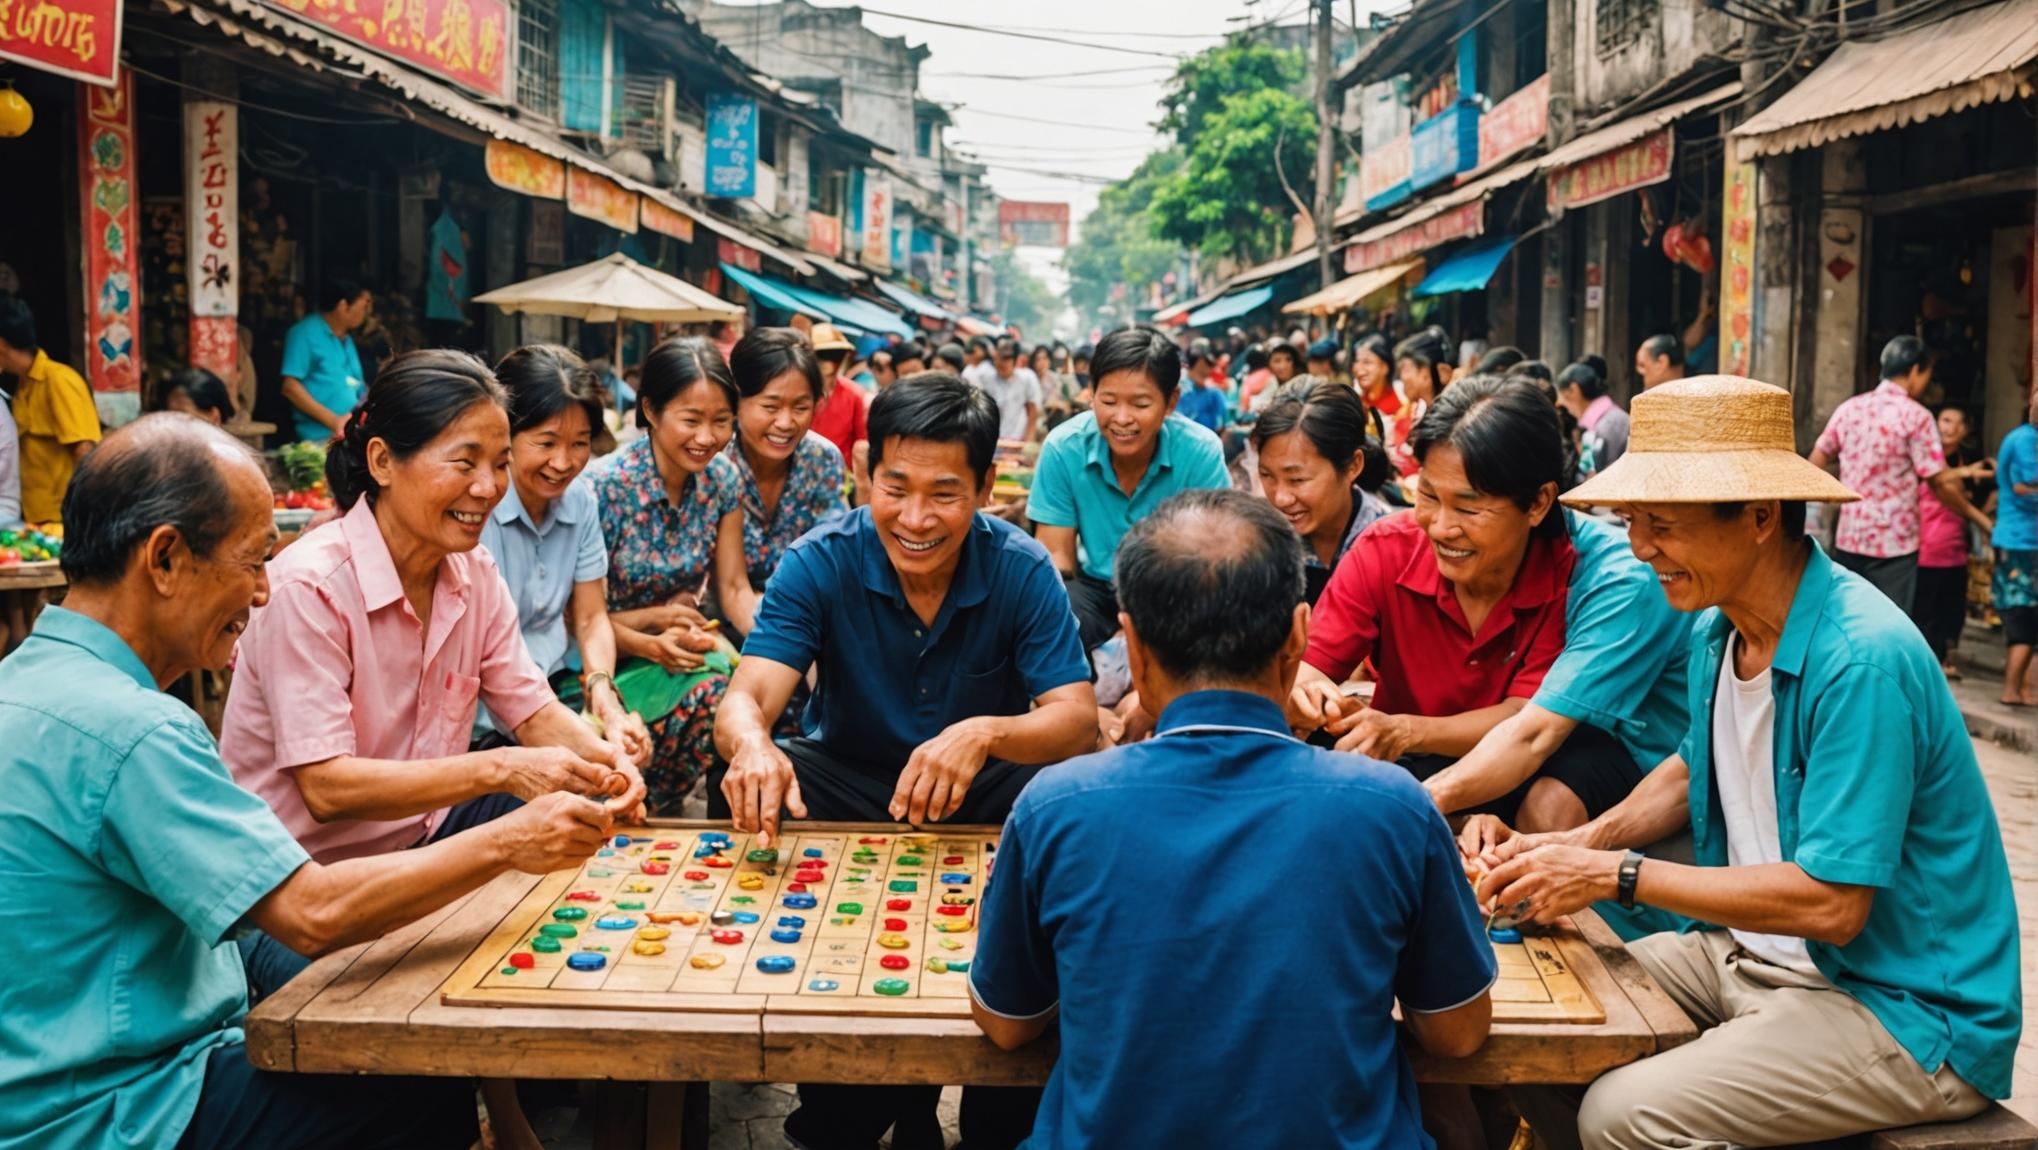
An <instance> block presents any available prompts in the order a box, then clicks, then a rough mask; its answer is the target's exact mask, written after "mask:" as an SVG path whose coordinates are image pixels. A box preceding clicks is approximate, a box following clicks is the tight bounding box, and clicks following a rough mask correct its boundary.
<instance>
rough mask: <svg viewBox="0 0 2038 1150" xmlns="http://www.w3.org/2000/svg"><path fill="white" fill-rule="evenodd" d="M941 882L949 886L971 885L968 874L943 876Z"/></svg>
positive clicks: (952, 873) (953, 873)
mask: <svg viewBox="0 0 2038 1150" xmlns="http://www.w3.org/2000/svg"><path fill="white" fill-rule="evenodd" d="M941 881H942V882H943V883H945V884H947V885H948V886H967V885H968V884H969V876H968V875H966V874H961V873H955V872H951V873H949V874H944V875H942V876H941Z"/></svg>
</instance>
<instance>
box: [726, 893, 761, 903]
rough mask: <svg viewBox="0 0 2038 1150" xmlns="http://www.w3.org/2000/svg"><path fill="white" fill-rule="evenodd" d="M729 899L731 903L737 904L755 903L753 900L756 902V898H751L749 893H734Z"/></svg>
mask: <svg viewBox="0 0 2038 1150" xmlns="http://www.w3.org/2000/svg"><path fill="white" fill-rule="evenodd" d="M729 901H730V902H732V903H735V904H736V905H737V906H749V905H751V904H752V903H755V902H756V901H757V900H756V899H754V898H751V897H750V896H749V895H747V894H739V895H736V896H735V897H733V898H731V899H730V900H729Z"/></svg>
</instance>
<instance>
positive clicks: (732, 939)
mask: <svg viewBox="0 0 2038 1150" xmlns="http://www.w3.org/2000/svg"><path fill="white" fill-rule="evenodd" d="M708 937H709V938H711V939H713V940H714V941H716V942H719V943H721V944H722V945H723V946H734V945H735V944H737V943H739V942H742V941H743V932H742V931H740V930H711V931H709V932H708Z"/></svg>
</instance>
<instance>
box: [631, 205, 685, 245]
mask: <svg viewBox="0 0 2038 1150" xmlns="http://www.w3.org/2000/svg"><path fill="white" fill-rule="evenodd" d="M637 218H638V219H639V220H641V221H642V222H643V224H644V226H645V227H647V228H649V229H650V230H652V231H654V232H657V233H658V234H659V235H661V236H671V237H672V238H673V239H676V240H678V241H679V242H680V243H683V244H690V243H692V242H693V217H691V216H689V215H686V214H685V213H683V212H676V211H674V210H672V209H671V208H670V207H668V206H666V205H665V204H663V203H661V202H659V201H657V200H654V199H652V198H651V197H650V196H645V197H643V198H642V199H641V200H640V201H638V204H637Z"/></svg>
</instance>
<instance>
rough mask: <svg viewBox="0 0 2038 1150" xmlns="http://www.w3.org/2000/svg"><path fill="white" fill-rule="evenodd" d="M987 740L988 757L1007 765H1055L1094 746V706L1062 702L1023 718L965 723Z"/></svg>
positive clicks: (1012, 717)
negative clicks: (984, 733)
mask: <svg viewBox="0 0 2038 1150" xmlns="http://www.w3.org/2000/svg"><path fill="white" fill-rule="evenodd" d="M964 721H965V722H970V723H980V724H983V726H984V728H985V730H986V731H987V733H988V734H989V736H990V739H989V744H988V745H989V751H988V757H989V758H993V759H1002V760H1004V761H1005V762H1008V763H1026V764H1032V763H1058V762H1060V761H1061V760H1063V759H1066V758H1071V757H1073V756H1075V755H1080V754H1082V753H1084V752H1085V751H1089V750H1092V749H1094V748H1095V747H1096V745H1097V705H1096V703H1095V702H1094V701H1092V702H1090V703H1089V704H1088V705H1085V704H1084V703H1082V702H1081V701H1078V700H1069V699H1064V700H1060V701H1057V702H1053V703H1047V704H1044V705H1042V706H1038V707H1035V708H1034V709H1033V710H1031V711H1028V712H1027V713H1025V714H1023V715H999V716H986V717H983V718H977V719H966V720H964Z"/></svg>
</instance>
